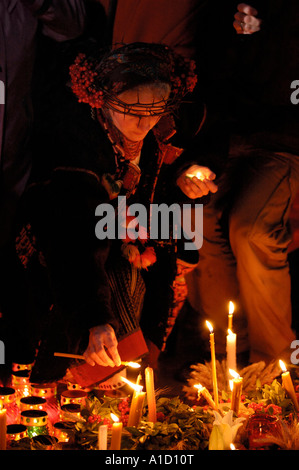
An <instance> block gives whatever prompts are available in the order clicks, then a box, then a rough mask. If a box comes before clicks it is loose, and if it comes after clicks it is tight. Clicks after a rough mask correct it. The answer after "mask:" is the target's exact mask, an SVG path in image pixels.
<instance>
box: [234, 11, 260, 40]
mask: <svg viewBox="0 0 299 470" xmlns="http://www.w3.org/2000/svg"><path fill="white" fill-rule="evenodd" d="M237 9H238V12H237V13H236V14H235V16H234V17H235V21H234V23H233V26H234V28H235V30H236V31H237V33H238V34H252V33H256V32H257V31H259V30H260V29H261V23H262V20H261V19H259V18H257V17H256V16H257V14H258V12H257V10H256V9H255V8H253V7H251V6H250V5H248V4H247V3H239V5H238V6H237Z"/></svg>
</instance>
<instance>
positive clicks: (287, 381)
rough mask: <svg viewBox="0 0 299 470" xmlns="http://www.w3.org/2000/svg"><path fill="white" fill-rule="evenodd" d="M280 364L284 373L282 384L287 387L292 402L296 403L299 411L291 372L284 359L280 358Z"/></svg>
mask: <svg viewBox="0 0 299 470" xmlns="http://www.w3.org/2000/svg"><path fill="white" fill-rule="evenodd" d="M279 365H280V367H281V369H282V370H283V373H282V374H281V378H282V385H283V387H284V388H285V389H286V391H287V393H288V395H289V397H290V398H291V400H292V402H293V403H294V406H295V409H296V411H297V412H298V411H299V407H298V401H297V397H296V393H295V389H294V385H293V382H292V378H291V374H290V372H289V371H288V370H287V368H286V366H285V364H284V362H283V361H281V360H280V361H279Z"/></svg>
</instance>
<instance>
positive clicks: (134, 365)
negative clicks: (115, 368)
mask: <svg viewBox="0 0 299 470" xmlns="http://www.w3.org/2000/svg"><path fill="white" fill-rule="evenodd" d="M126 366H128V367H132V369H139V368H140V367H141V365H140V364H138V363H137V362H126Z"/></svg>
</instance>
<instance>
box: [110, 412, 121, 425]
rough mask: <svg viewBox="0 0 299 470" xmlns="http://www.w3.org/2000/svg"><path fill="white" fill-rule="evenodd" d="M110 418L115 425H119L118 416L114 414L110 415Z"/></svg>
mask: <svg viewBox="0 0 299 470" xmlns="http://www.w3.org/2000/svg"><path fill="white" fill-rule="evenodd" d="M110 417H111V419H112V420H113V421H114V422H115V423H117V422H118V421H119V418H118V416H116V415H115V414H114V413H110Z"/></svg>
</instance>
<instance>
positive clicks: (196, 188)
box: [177, 165, 218, 199]
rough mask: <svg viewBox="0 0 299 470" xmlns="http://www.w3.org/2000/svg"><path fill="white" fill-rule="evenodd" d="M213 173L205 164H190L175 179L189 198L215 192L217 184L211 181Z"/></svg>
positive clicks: (213, 177) (214, 176)
mask: <svg viewBox="0 0 299 470" xmlns="http://www.w3.org/2000/svg"><path fill="white" fill-rule="evenodd" d="M215 178H216V175H215V173H213V171H211V170H210V169H209V168H207V167H206V166H199V165H192V166H191V167H190V168H188V169H187V170H185V171H184V172H183V173H182V174H181V175H180V176H179V177H178V179H177V185H178V186H179V188H180V189H181V190H182V191H183V193H184V194H186V196H188V197H189V198H190V199H197V198H198V197H202V196H206V195H207V194H209V193H216V191H217V190H218V187H217V185H216V184H215V183H214V182H213V180H214V179H215Z"/></svg>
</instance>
